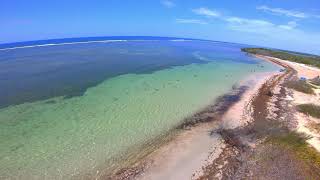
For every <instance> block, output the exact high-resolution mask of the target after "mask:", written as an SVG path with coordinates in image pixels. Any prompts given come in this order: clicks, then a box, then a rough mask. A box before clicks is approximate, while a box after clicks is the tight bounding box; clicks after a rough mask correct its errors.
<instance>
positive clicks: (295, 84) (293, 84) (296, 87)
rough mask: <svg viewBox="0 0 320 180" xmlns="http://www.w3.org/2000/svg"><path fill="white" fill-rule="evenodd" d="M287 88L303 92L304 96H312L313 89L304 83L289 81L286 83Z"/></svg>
mask: <svg viewBox="0 0 320 180" xmlns="http://www.w3.org/2000/svg"><path fill="white" fill-rule="evenodd" d="M286 85H287V87H289V88H292V89H294V90H296V91H299V92H303V93H306V94H314V91H313V88H312V86H311V85H310V84H308V83H307V82H306V81H302V80H298V81H289V82H287V83H286Z"/></svg>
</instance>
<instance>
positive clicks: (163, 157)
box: [107, 54, 320, 180]
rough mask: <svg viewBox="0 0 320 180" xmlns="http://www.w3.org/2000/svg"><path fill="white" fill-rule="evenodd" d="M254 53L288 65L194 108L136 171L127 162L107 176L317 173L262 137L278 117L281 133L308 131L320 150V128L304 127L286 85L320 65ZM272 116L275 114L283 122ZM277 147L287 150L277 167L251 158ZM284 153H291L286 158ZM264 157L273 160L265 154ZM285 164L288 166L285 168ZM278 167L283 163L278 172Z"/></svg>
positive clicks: (274, 152)
mask: <svg viewBox="0 0 320 180" xmlns="http://www.w3.org/2000/svg"><path fill="white" fill-rule="evenodd" d="M250 55H251V54H250ZM252 56H254V57H256V58H259V59H262V60H265V61H269V62H272V63H274V64H277V65H279V66H281V67H282V68H284V69H285V70H284V71H283V72H274V73H269V74H268V73H265V74H264V75H261V77H260V78H259V77H258V78H256V79H255V81H253V82H254V83H253V84H252V82H251V84H250V83H249V82H250V81H252V80H253V79H254V78H253V79H252V77H251V79H250V78H248V79H246V80H245V82H242V83H241V84H240V86H239V87H238V89H234V91H233V92H232V93H229V94H227V95H225V96H224V97H221V98H220V99H218V100H217V101H216V103H215V104H214V105H211V106H209V107H208V108H207V109H205V110H203V111H200V112H199V113H197V114H195V116H193V117H194V118H195V119H194V121H192V120H191V121H186V123H183V124H182V125H181V126H180V127H178V129H180V130H182V131H181V132H179V133H178V134H177V136H175V137H173V138H172V140H171V141H169V142H168V143H166V144H164V145H163V146H161V147H159V149H157V150H156V151H154V152H152V153H150V154H149V155H148V156H146V158H145V159H144V160H142V162H139V163H137V164H136V166H135V167H134V168H135V170H137V171H135V172H134V173H132V169H130V168H128V169H126V170H124V171H122V172H121V173H119V174H116V175H115V176H109V179H142V180H145V179H208V178H216V179H221V178H226V179H228V178H234V177H242V178H248V177H257V176H258V177H265V178H270V177H275V176H276V177H282V178H293V177H305V176H306V175H312V176H315V177H317V173H311V174H310V172H309V171H307V170H306V169H305V165H304V162H301V161H299V160H297V159H296V157H294V155H292V153H290V152H289V153H287V152H286V151H285V150H283V149H281V148H280V150H278V149H274V147H273V146H272V145H271V146H270V145H269V144H268V143H267V144H265V143H262V142H263V141H264V140H263V139H264V138H266V137H268V136H270V135H272V132H273V131H274V129H273V128H277V126H275V125H274V123H276V124H277V123H283V124H285V126H286V127H287V128H284V129H282V130H281V129H280V130H276V131H279V132H280V134H281V131H285V132H287V133H288V132H298V133H300V132H302V133H306V134H307V135H309V136H311V137H312V139H311V140H308V141H307V142H308V143H309V144H310V145H311V146H313V147H314V148H316V149H318V151H319V152H320V150H319V149H320V148H319V147H320V146H319V142H320V141H319V140H317V138H319V137H320V134H315V133H314V132H312V131H311V130H310V129H308V128H306V125H307V121H310V118H308V117H306V116H305V115H304V116H303V115H301V113H300V114H299V113H298V114H297V110H296V109H295V108H292V107H293V106H294V105H295V104H296V103H297V101H296V100H295V101H293V100H290V99H297V98H298V97H297V95H296V94H297V93H296V92H294V90H292V89H288V88H287V87H286V85H285V83H286V82H287V81H291V80H293V79H298V77H300V76H301V74H303V75H305V76H306V77H308V78H311V77H312V76H314V73H315V74H317V73H318V75H319V74H320V70H319V69H313V68H312V67H309V66H305V65H302V64H294V63H292V62H289V61H285V60H281V59H277V58H273V57H268V56H261V55H252ZM309 71H310V72H309ZM253 76H254V75H253ZM319 95H320V93H319ZM319 95H317V96H319ZM309 98H310V97H309ZM227 99H229V100H230V99H232V100H233V101H232V102H231V103H230V102H229V103H225V104H224V103H222V104H220V105H219V102H223V100H227ZM318 99H320V98H319V97H318ZM214 107H215V108H214ZM219 108H220V109H219ZM210 110H211V111H210ZM301 116H303V117H301ZM271 119H277V120H278V121H279V122H274V120H271ZM311 119H312V118H311ZM313 121H315V120H313ZM315 122H316V121H315ZM270 148H271V149H270ZM269 151H270V152H269ZM278 151H283V153H285V155H284V156H280V157H279V158H278V159H279V160H277V164H276V165H275V166H277V167H276V168H275V169H274V168H273V169H271V170H270V172H267V173H265V172H264V170H263V168H262V169H259V168H261V167H259V166H257V165H256V164H255V163H254V162H252V160H251V159H250V157H252V156H256V155H257V154H259V153H260V154H261V153H263V154H270V155H271V156H276V155H277V152H278ZM286 153H287V154H286ZM258 156H260V155H258ZM283 157H284V159H286V158H287V159H286V160H283V159H282V158H283ZM248 158H249V159H248ZM247 161H248V162H247ZM288 161H289V162H288ZM262 163H266V164H268V163H270V162H268V160H265V161H262ZM272 163H274V162H271V164H269V165H267V167H271V168H272V166H273V165H272ZM288 163H289V164H288ZM287 166H289V167H290V168H288V169H286V168H285V167H287ZM279 168H280V169H282V168H284V169H283V170H282V172H279V171H278V170H277V169H279ZM301 169H304V170H301ZM251 170H252V171H253V172H251ZM247 171H250V172H247ZM280 171H281V170H280ZM308 173H309V174H308ZM107 179H108V178H107ZM240 179H241V178H240Z"/></svg>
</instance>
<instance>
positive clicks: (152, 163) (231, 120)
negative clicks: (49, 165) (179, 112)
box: [102, 72, 281, 179]
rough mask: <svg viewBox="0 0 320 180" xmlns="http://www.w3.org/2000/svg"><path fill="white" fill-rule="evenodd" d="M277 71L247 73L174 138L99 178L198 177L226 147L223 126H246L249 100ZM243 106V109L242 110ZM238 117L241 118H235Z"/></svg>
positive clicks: (187, 120) (249, 110)
mask: <svg viewBox="0 0 320 180" xmlns="http://www.w3.org/2000/svg"><path fill="white" fill-rule="evenodd" d="M278 74H281V73H279V72H269V73H259V74H258V75H257V74H255V75H250V76H249V77H248V78H246V79H244V80H243V81H241V82H240V83H239V86H238V87H237V88H236V87H234V88H233V91H232V92H230V93H227V94H226V95H224V96H222V97H220V98H218V99H217V100H216V101H215V103H213V104H212V105H211V106H209V107H207V108H205V109H204V110H202V111H200V112H199V113H196V114H195V115H194V116H192V117H190V118H187V119H186V120H185V123H183V124H182V125H180V126H178V127H177V128H176V130H177V131H178V132H177V133H176V134H175V136H174V137H172V138H171V139H170V140H169V141H167V142H166V143H164V144H162V145H161V146H160V147H159V148H158V149H157V150H156V151H153V152H151V153H150V154H148V155H146V156H145V157H144V158H142V159H141V161H138V162H136V163H134V164H133V165H132V166H129V167H128V168H123V169H121V170H120V171H117V172H114V173H113V174H108V175H104V176H102V179H188V178H190V177H192V179H197V178H199V177H201V176H203V174H204V171H203V170H204V169H205V167H206V166H209V165H210V162H212V161H214V160H215V159H217V158H218V157H219V155H220V154H221V153H222V152H223V149H224V148H225V147H226V146H227V144H226V143H225V140H224V139H223V137H222V136H221V134H220V132H219V131H220V130H221V129H222V128H223V129H225V128H230V129H232V128H237V127H243V126H246V125H247V124H248V123H250V121H251V115H250V114H251V113H252V109H250V108H251V107H250V102H251V101H252V99H253V97H254V96H256V95H257V93H258V90H259V88H260V87H261V86H262V84H264V83H265V82H266V81H268V79H272V78H274V77H275V76H277V75H278ZM243 109H244V110H243ZM239 117H241V120H240V121H238V119H239Z"/></svg>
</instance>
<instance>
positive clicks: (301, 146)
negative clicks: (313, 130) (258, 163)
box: [267, 132, 320, 168]
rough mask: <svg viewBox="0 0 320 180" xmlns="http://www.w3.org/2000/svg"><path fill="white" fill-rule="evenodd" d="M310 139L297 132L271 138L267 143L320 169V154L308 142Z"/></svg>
mask: <svg viewBox="0 0 320 180" xmlns="http://www.w3.org/2000/svg"><path fill="white" fill-rule="evenodd" d="M308 138H309V137H307V136H306V135H303V134H300V133H297V132H289V133H287V134H283V135H278V136H271V137H270V138H269V139H268V141H267V142H270V143H272V144H274V145H279V146H282V147H284V148H287V149H288V150H291V151H292V152H294V153H295V154H296V155H297V157H298V158H299V159H301V160H303V161H306V162H308V163H310V164H312V165H314V166H316V167H318V168H320V153H319V152H318V151H317V150H316V149H314V148H313V147H311V146H310V145H309V144H308V143H307V142H306V140H308Z"/></svg>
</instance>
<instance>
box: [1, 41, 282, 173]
mask: <svg viewBox="0 0 320 180" xmlns="http://www.w3.org/2000/svg"><path fill="white" fill-rule="evenodd" d="M123 43H126V42H123ZM136 43H138V42H136ZM149 43H150V42H149ZM152 43H154V44H153V45H154V46H157V45H158V44H157V43H159V42H152ZM177 43H178V42H177ZM181 43H183V42H179V43H178V44H181ZM188 43H190V42H188ZM148 45H150V44H148ZM191 45H192V46H193V47H192V48H193V51H190V52H187V53H186V54H185V55H184V56H181V57H182V58H185V57H188V56H190V57H192V58H194V59H195V60H193V61H191V60H188V61H187V62H183V63H181V64H174V65H170V66H165V67H164V68H163V67H162V66H161V67H162V68H153V69H152V70H148V71H145V72H139V73H133V71H129V70H128V73H121V74H116V75H114V76H109V77H108V78H105V79H104V80H101V81H97V83H94V84H90V85H87V87H86V88H82V90H83V89H85V90H83V93H81V94H80V95H73V96H70V97H68V98H66V96H67V95H68V94H66V95H64V96H61V95H59V94H58V95H53V96H51V97H48V96H45V97H48V98H43V97H44V96H41V98H34V99H33V100H32V101H29V100H26V101H25V102H20V103H17V102H18V101H15V102H14V103H12V104H10V105H9V106H5V107H3V108H1V109H0V142H1V146H0V179H5V178H8V179H44V178H46V179H71V178H72V177H81V176H86V177H89V178H90V177H91V178H92V177H94V176H96V175H97V174H99V173H100V172H102V171H104V170H106V169H113V168H116V167H118V166H119V164H120V163H121V161H116V160H114V159H118V158H122V159H126V157H129V156H132V155H134V154H138V153H139V152H135V151H134V150H132V151H130V149H135V148H134V147H138V146H141V145H143V144H144V143H146V142H148V141H150V140H153V139H154V138H155V137H159V136H161V135H164V134H166V133H168V131H169V130H170V129H172V128H173V127H175V126H177V125H179V123H181V122H182V120H183V119H184V118H185V117H188V116H190V115H192V114H193V113H195V112H197V111H199V110H201V109H202V108H204V107H205V106H207V105H209V104H210V103H212V102H213V101H214V100H215V98H217V97H218V96H220V95H222V94H224V93H226V92H228V91H230V90H231V87H232V85H234V84H236V83H238V82H239V81H240V80H242V79H244V78H245V77H247V76H248V75H251V74H254V73H258V72H267V71H275V70H277V67H275V66H273V65H271V64H269V63H267V62H262V61H259V60H257V59H252V58H250V57H246V56H245V55H243V54H241V52H240V51H239V47H234V46H232V45H225V44H223V45H222V44H221V45H219V44H212V47H213V48H214V50H215V51H214V50H212V51H210V52H213V53H212V54H210V53H209V54H208V52H207V51H205V50H203V49H205V48H203V46H201V43H200V45H199V46H197V43H194V42H193V43H192V44H189V46H191ZM109 46H112V45H109ZM166 46H168V45H167V44H165V45H164V48H162V49H165V47H166ZM182 47H183V46H182ZM205 47H206V48H207V47H210V43H206V44H205ZM217 47H224V49H223V50H221V49H217ZM81 48H85V47H81ZM104 48H108V47H104ZM130 48H135V47H128V49H130ZM157 48H158V47H157ZM175 48H181V47H180V46H177V47H175ZM228 48H229V49H228ZM226 49H227V50H226ZM147 51H148V52H151V50H150V49H147ZM155 51H156V49H152V52H155ZM144 52H146V51H144ZM219 52H220V53H219ZM228 53H230V54H232V57H234V58H235V59H238V58H239V57H240V59H238V60H237V61H235V60H233V59H232V57H229V56H227V55H225V54H228ZM130 57H131V58H132V59H130ZM126 58H127V59H130V60H132V61H138V60H137V59H135V58H136V57H135V56H133V55H128V56H126ZM148 58H152V56H149V57H148ZM157 58H158V59H157V61H159V59H161V58H159V57H158V56H157ZM164 58H168V57H164ZM241 58H243V59H242V60H241ZM219 59H221V60H219ZM199 60H201V61H199ZM165 62H170V61H168V60H166V61H165ZM51 63H52V62H51ZM0 66H1V64H0ZM79 67H80V65H79ZM97 77H98V76H97ZM44 78H46V77H44ZM46 83H47V84H50V83H51V82H50V81H47V82H46ZM17 92H18V91H17ZM36 92H37V91H36ZM67 93H69V92H67ZM128 152H129V153H128Z"/></svg>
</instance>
